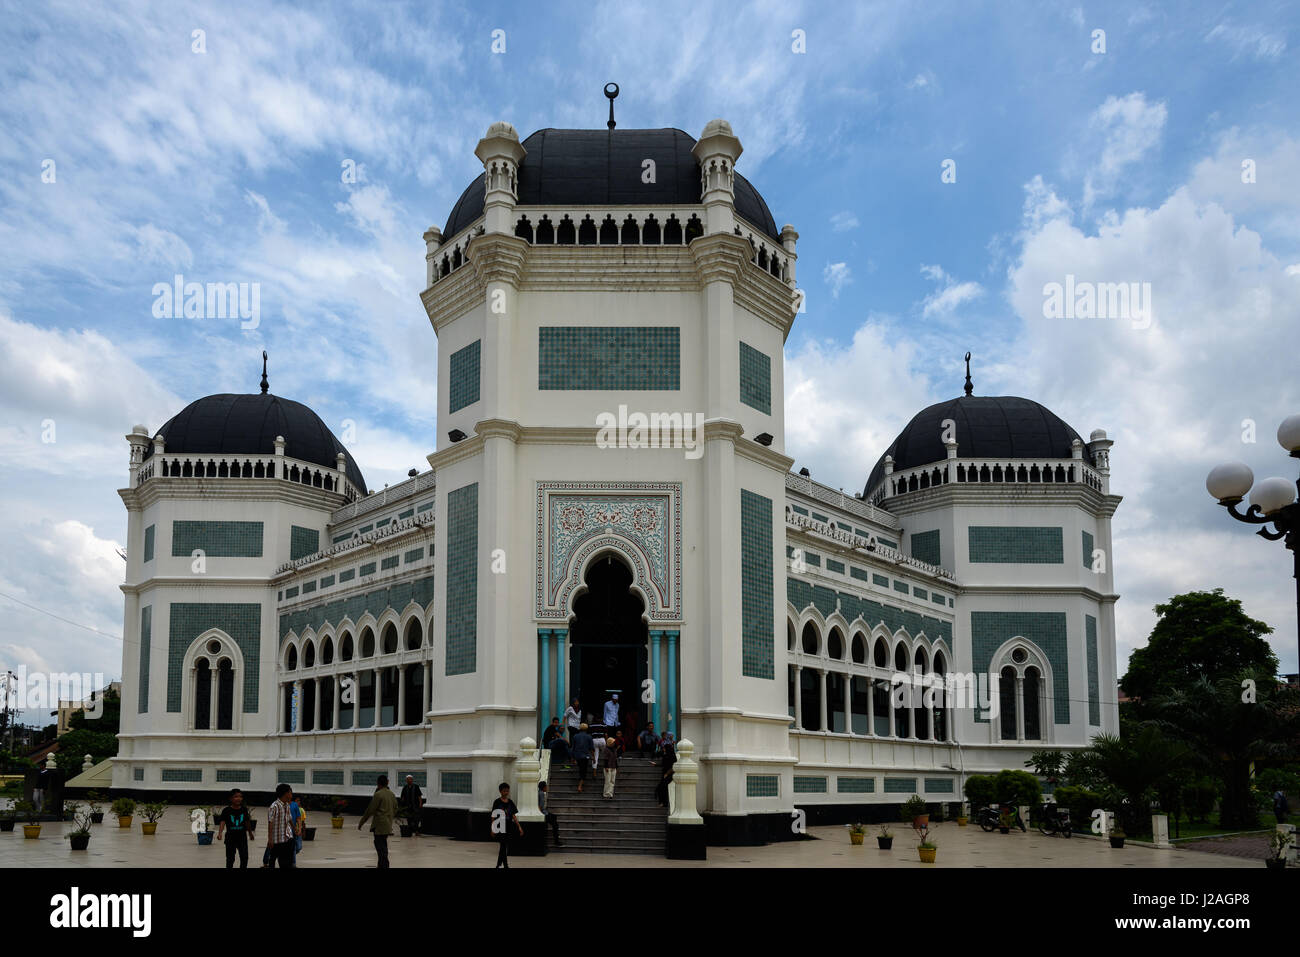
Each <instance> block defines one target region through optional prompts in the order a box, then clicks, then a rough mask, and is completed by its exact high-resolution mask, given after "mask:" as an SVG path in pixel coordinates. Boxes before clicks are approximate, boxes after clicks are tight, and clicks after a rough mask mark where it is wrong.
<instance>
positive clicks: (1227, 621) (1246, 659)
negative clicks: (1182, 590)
mask: <svg viewBox="0 0 1300 957" xmlns="http://www.w3.org/2000/svg"><path fill="white" fill-rule="evenodd" d="M1155 612H1156V614H1157V615H1158V616H1159V618H1158V620H1157V621H1156V625H1155V627H1154V628H1152V629H1151V636H1150V637H1149V638H1148V639H1147V644H1146V646H1145V647H1143V648H1138V649H1137V650H1136V651H1134V652H1133V654H1132V655H1131V656H1130V657H1129V662H1128V673H1127V674H1125V675H1124V677H1123V678H1121V679H1120V687H1122V688H1123V689H1124V692H1125V693H1126V694H1128V695H1129V696H1131V697H1135V698H1140V699H1142V700H1143V711H1144V712H1145V711H1146V710H1147V709H1146V708H1145V705H1146V703H1147V702H1148V701H1149V700H1150V699H1152V698H1155V697H1157V696H1159V695H1163V694H1168V693H1169V692H1172V691H1174V690H1176V689H1178V688H1186V687H1188V686H1189V685H1191V683H1192V682H1194V681H1196V680H1197V679H1198V678H1201V677H1208V678H1209V679H1210V680H1211V681H1215V680H1218V679H1219V678H1223V677H1225V676H1228V675H1235V674H1237V673H1238V672H1240V671H1242V670H1243V669H1247V668H1248V669H1251V670H1252V671H1255V670H1264V671H1267V672H1268V674H1269V675H1270V676H1271V675H1275V674H1277V670H1278V667H1279V666H1278V660H1277V656H1276V655H1274V654H1273V650H1272V649H1271V648H1270V647H1269V644H1268V642H1267V641H1266V640H1265V639H1264V635H1267V634H1270V633H1271V632H1272V631H1273V629H1272V628H1270V627H1269V626H1268V625H1266V624H1265V623H1264V622H1262V621H1256V620H1255V619H1254V618H1251V617H1249V616H1248V615H1247V614H1246V613H1245V612H1244V611H1242V610H1241V602H1240V601H1237V600H1236V599H1235V598H1228V597H1227V596H1225V595H1224V594H1223V589H1222V588H1216V589H1215V590H1214V591H1212V592H1208V591H1195V592H1189V593H1187V594H1186V595H1175V596H1174V597H1173V598H1171V599H1169V601H1168V602H1167V603H1165V604H1163V605H1156V606H1155ZM1144 716H1146V715H1144Z"/></svg>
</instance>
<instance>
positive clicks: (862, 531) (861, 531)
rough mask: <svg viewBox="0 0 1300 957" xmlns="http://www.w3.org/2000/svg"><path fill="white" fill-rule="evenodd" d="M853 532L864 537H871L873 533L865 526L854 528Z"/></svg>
mask: <svg viewBox="0 0 1300 957" xmlns="http://www.w3.org/2000/svg"><path fill="white" fill-rule="evenodd" d="M853 532H854V534H856V535H859V536H861V537H862V538H870V537H871V533H870V532H869V531H867V530H866V529H865V528H855V529H854V530H853Z"/></svg>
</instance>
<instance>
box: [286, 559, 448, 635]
mask: <svg viewBox="0 0 1300 957" xmlns="http://www.w3.org/2000/svg"><path fill="white" fill-rule="evenodd" d="M432 601H433V576H432V575H428V576H425V577H424V578H419V579H416V580H415V581H413V582H396V583H395V584H393V585H390V586H389V587H387V588H380V589H376V590H375V591H371V592H368V593H366V594H364V595H352V596H349V597H348V598H335V599H334V600H333V601H329V602H323V603H321V604H318V605H312V606H311V607H309V608H299V609H298V610H296V611H293V612H290V613H289V614H286V615H281V616H280V631H279V637H280V640H281V641H283V640H284V639H285V638H287V637H288V635H289V632H291V631H292V632H293V633H294V634H299V635H301V634H302V633H303V632H304V631H305V630H306V629H307V628H308V627H310V628H312V629H314V630H316V631H320V630H321V629H322V628H323V627H324V626H325V625H327V624H328V625H335V626H337V625H338V624H340V623H341V622H342V621H343V619H344V618H351V619H352V621H354V622H357V621H360V620H361V616H362V615H364V614H366V613H367V612H369V613H370V614H372V615H374V616H375V618H380V617H382V616H383V614H384V612H385V611H386V610H388V609H390V608H391V609H392V610H393V611H396V612H398V613H399V614H400V613H401V612H402V611H403V610H404V609H405V608H406V606H407V605H409V604H410V603H411V602H415V603H416V604H417V605H420V606H421V607H422V608H424V609H425V611H426V612H427V611H428V609H429V605H430V603H431V602H432Z"/></svg>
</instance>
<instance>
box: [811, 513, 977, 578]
mask: <svg viewBox="0 0 1300 957" xmlns="http://www.w3.org/2000/svg"><path fill="white" fill-rule="evenodd" d="M785 524H786V527H787V528H792V529H795V530H796V531H802V532H811V533H813V534H814V535H819V536H821V537H822V538H828V539H831V540H832V541H835V542H838V543H839V544H841V545H843V546H845V547H846V548H850V549H854V550H856V551H859V552H862V553H864V554H866V555H870V556H872V557H873V558H875V559H877V560H884V561H887V562H891V563H892V564H894V565H906V566H908V567H910V568H914V569H916V570H917V571H919V572H922V573H923V574H926V575H930V576H932V577H934V578H941V579H944V580H945V581H946V582H948V583H950V586H951V587H956V584H957V576H956V575H954V574H953V573H952V572H950V571H949V570H948V569H946V568H943V567H941V566H939V565H931V564H930V563H929V562H923V561H921V560H920V559H919V558H913V557H912V556H911V555H904V554H903V553H902V552H901V551H899V550H898V549H896V548H890V547H889V546H888V545H882V544H880V542H879V541H878V540H877V539H876V538H875V536H872V537H871V538H863V537H862V536H861V535H855V534H854V533H853V532H846V531H845V530H844V529H842V528H837V527H836V526H835V525H834V524H833V523H828V522H819V521H817V520H816V519H814V518H811V517H809V516H807V515H800V514H799V513H798V512H796V511H794V509H792V508H791V507H790V506H789V505H787V506H786V507H785Z"/></svg>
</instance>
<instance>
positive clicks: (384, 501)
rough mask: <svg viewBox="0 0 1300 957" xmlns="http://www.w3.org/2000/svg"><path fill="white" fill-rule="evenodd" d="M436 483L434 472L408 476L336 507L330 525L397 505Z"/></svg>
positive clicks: (339, 523)
mask: <svg viewBox="0 0 1300 957" xmlns="http://www.w3.org/2000/svg"><path fill="white" fill-rule="evenodd" d="M436 484H437V481H436V478H435V475H434V473H433V472H423V473H421V474H419V475H416V476H414V477H413V478H408V479H407V480H406V481H404V482H398V483H397V484H396V485H393V486H391V487H389V488H385V489H383V490H382V491H379V492H375V493H374V494H373V495H367V496H365V497H364V498H359V499H357V500H356V501H355V502H351V503H349V504H347V505H344V506H342V507H341V508H338V509H335V510H334V513H333V514H332V515H331V516H330V525H343V524H346V523H347V522H350V521H352V520H353V519H354V518H360V517H361V516H362V515H367V514H369V513H370V512H373V511H376V510H378V509H382V508H386V507H388V506H391V505H397V504H398V503H400V502H401V501H402V500H403V499H406V498H410V497H411V496H416V497H418V496H419V495H420V493H421V492H428V491H430V490H431V489H432V488H433V487H434V486H435V485H436Z"/></svg>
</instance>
